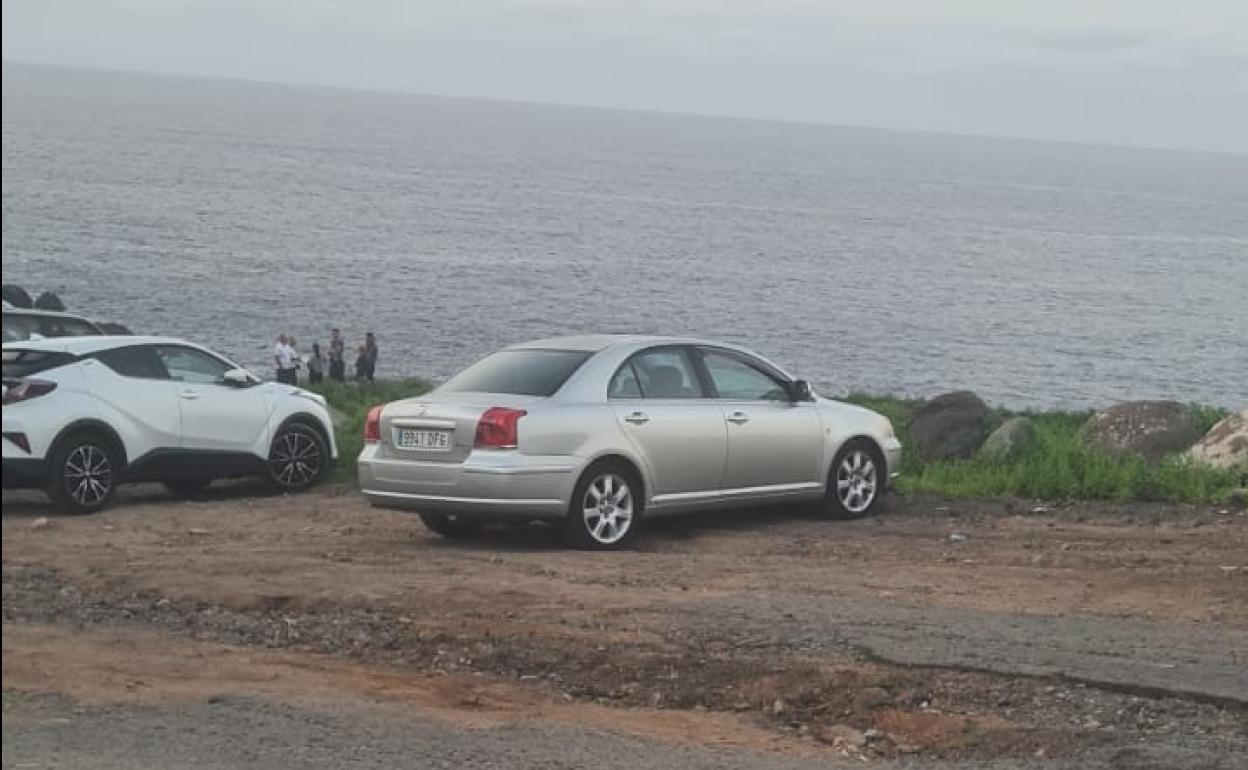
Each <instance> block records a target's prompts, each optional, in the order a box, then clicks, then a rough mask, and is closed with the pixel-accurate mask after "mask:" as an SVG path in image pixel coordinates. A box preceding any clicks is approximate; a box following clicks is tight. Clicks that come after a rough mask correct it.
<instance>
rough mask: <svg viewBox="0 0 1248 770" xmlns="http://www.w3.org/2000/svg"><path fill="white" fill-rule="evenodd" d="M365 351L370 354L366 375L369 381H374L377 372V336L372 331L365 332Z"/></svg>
mask: <svg viewBox="0 0 1248 770" xmlns="http://www.w3.org/2000/svg"><path fill="white" fill-rule="evenodd" d="M364 352H365V353H366V354H367V355H368V369H367V371H366V372H365V376H366V377H368V381H369V382H372V381H373V375H375V374H377V338H376V337H374V336H373V333H372V332H366V333H365V334H364Z"/></svg>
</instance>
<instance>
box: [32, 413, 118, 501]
mask: <svg viewBox="0 0 1248 770" xmlns="http://www.w3.org/2000/svg"><path fill="white" fill-rule="evenodd" d="M48 470H49V476H50V478H49V481H48V497H50V498H51V499H52V504H53V505H54V506H55V507H56V509H57V510H59V511H61V512H63V513H76V514H81V513H94V512H96V511H98V510H100V509H101V508H103V507H104V506H105V505H108V501H109V500H111V499H112V497H113V493H114V492H115V491H116V490H117V484H118V483H119V482H120V481H121V472H122V468H121V459H120V457H119V456H118V453H117V450H116V449H114V448H113V445H112V442H110V441H109V440H107V439H106V438H104V437H103V436H101V435H99V434H97V433H92V432H83V433H75V434H72V435H69V436H66V437H65V438H63V439H61V440H60V441H58V442H57V444H56V446H55V447H54V448H53V450H52V454H51V457H50V458H49V463H48Z"/></svg>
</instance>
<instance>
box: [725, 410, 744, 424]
mask: <svg viewBox="0 0 1248 770" xmlns="http://www.w3.org/2000/svg"><path fill="white" fill-rule="evenodd" d="M724 419H725V420H727V421H728V422H730V423H732V424H733V425H745V424H746V423H747V422H749V421H750V416H749V415H748V414H746V413H745V412H733V413H732V414H730V415H728V416H727V417H725V418H724Z"/></svg>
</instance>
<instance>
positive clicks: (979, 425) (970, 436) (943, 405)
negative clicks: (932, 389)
mask: <svg viewBox="0 0 1248 770" xmlns="http://www.w3.org/2000/svg"><path fill="white" fill-rule="evenodd" d="M906 427H907V430H908V432H909V434H910V440H911V441H912V442H913V444H914V447H915V450H916V451H917V452H918V453H919V456H920V457H922V458H923V459H924V460H927V461H932V460H950V459H955V458H967V457H970V456H971V455H973V454H975V450H976V449H979V445H980V444H981V443H983V441H984V435H985V434H986V433H987V432H988V406H987V405H986V404H985V403H984V402H983V401H982V400H980V398H979V396H977V395H975V394H974V393H972V392H970V391H969V390H959V391H955V392H953V393H945V394H944V395H940V396H937V397H936V398H933V399H931V400H930V401H924V402H923V403H922V404H920V405H919V406H918V407H916V408H915V410H914V412H913V413H912V414H911V415H910V422H909V423H908V424H907V426H906Z"/></svg>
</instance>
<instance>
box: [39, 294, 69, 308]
mask: <svg viewBox="0 0 1248 770" xmlns="http://www.w3.org/2000/svg"><path fill="white" fill-rule="evenodd" d="M35 307H36V308H38V309H39V310H54V311H56V312H58V313H63V312H65V303H64V302H62V301H61V298H60V297H58V296H56V292H51V291H45V292H43V293H42V294H40V295H39V296H38V297H36V298H35Z"/></svg>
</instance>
